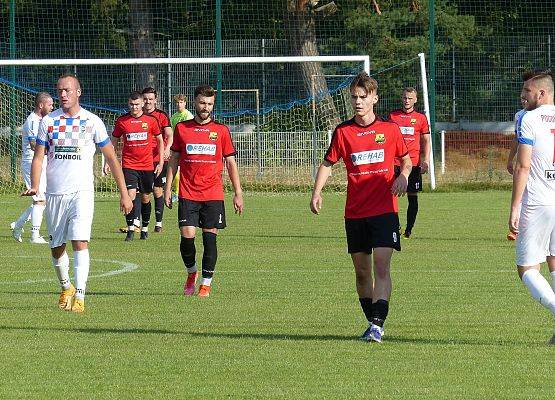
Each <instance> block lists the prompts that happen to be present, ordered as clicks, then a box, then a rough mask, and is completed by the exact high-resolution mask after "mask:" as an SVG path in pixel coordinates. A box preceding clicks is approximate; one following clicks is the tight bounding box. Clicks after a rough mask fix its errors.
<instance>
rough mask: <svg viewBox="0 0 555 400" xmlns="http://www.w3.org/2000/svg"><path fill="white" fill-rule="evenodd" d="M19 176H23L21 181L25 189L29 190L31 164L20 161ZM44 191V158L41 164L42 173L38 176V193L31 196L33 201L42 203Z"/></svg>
mask: <svg viewBox="0 0 555 400" xmlns="http://www.w3.org/2000/svg"><path fill="white" fill-rule="evenodd" d="M21 175H23V181H24V182H25V187H27V189H30V188H31V162H29V161H22V162H21ZM45 191H46V157H44V161H43V163H42V173H41V174H40V181H39V191H38V192H37V194H36V195H34V196H33V201H44V200H45V195H44V192H45Z"/></svg>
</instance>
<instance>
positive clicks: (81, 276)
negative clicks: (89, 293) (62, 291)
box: [73, 249, 91, 300]
mask: <svg viewBox="0 0 555 400" xmlns="http://www.w3.org/2000/svg"><path fill="white" fill-rule="evenodd" d="M73 258H74V259H73V270H74V273H75V289H77V292H76V293H75V297H77V298H78V299H81V300H83V299H84V298H85V289H86V288H87V279H88V278H89V268H90V264H91V261H90V258H89V249H84V250H78V251H74V252H73Z"/></svg>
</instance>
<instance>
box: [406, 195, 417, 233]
mask: <svg viewBox="0 0 555 400" xmlns="http://www.w3.org/2000/svg"><path fill="white" fill-rule="evenodd" d="M407 198H408V201H409V206H408V208H407V228H406V230H407V231H409V232H411V231H412V228H413V227H414V222H415V221H416V214H418V197H417V196H407Z"/></svg>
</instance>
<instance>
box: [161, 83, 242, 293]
mask: <svg viewBox="0 0 555 400" xmlns="http://www.w3.org/2000/svg"><path fill="white" fill-rule="evenodd" d="M215 96H216V93H215V91H214V89H213V88H212V87H211V86H208V85H203V86H199V87H197V88H196V89H195V118H194V119H192V120H189V121H185V122H179V123H178V124H177V125H176V127H175V136H174V142H173V145H172V148H171V157H170V162H169V163H168V173H167V185H166V189H165V192H164V198H165V202H166V205H167V206H168V207H171V184H172V180H173V177H174V174H175V172H176V171H177V167H178V166H179V170H180V172H179V174H180V179H179V208H178V211H177V213H178V222H179V230H180V232H181V243H180V245H179V249H180V252H181V257H182V259H183V263H184V264H185V267H186V268H187V280H186V281H185V284H184V288H183V289H184V291H183V292H184V294H185V295H186V296H191V295H193V294H194V293H195V284H196V280H197V266H196V263H195V256H196V249H195V235H196V227H199V228H201V229H202V243H203V246H204V253H203V255H202V281H201V284H200V287H199V292H198V295H199V296H201V297H208V296H209V295H210V291H211V287H212V286H211V285H212V277H213V275H214V269H215V267H216V260H217V257H218V250H217V246H216V238H217V234H218V229H223V228H225V226H226V220H225V208H224V188H223V181H222V170H223V160H224V159H225V164H226V168H227V172H228V174H229V179H230V181H231V184H232V186H233V191H234V196H233V208H234V209H235V212H236V213H239V214H241V213H242V212H243V191H242V189H241V183H240V180H239V172H238V169H237V163H236V162H235V154H236V151H235V147H234V146H233V141H232V140H231V135H230V133H229V129H228V127H227V126H225V125H223V124H220V123H218V122H216V121H214V120H213V119H212V114H211V113H212V110H213V108H214V100H215Z"/></svg>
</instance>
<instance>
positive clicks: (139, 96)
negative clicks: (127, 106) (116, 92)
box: [127, 91, 143, 100]
mask: <svg viewBox="0 0 555 400" xmlns="http://www.w3.org/2000/svg"><path fill="white" fill-rule="evenodd" d="M127 99H128V100H138V99H141V100H142V99H143V94H142V93H141V92H139V91H135V92H131V93H129V96H128V97H127Z"/></svg>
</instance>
